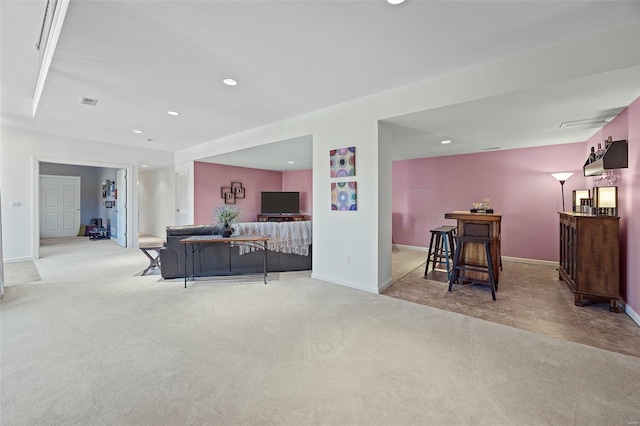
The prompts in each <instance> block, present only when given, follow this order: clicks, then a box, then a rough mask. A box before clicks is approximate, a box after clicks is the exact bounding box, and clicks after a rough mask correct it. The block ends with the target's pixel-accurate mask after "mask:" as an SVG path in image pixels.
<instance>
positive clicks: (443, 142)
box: [440, 141, 451, 144]
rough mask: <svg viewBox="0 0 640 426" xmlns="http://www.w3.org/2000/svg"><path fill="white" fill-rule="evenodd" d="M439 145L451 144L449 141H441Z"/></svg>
mask: <svg viewBox="0 0 640 426" xmlns="http://www.w3.org/2000/svg"><path fill="white" fill-rule="evenodd" d="M440 143H442V144H447V143H451V141H442V142H440Z"/></svg>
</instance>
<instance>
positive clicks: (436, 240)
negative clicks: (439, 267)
mask: <svg viewBox="0 0 640 426" xmlns="http://www.w3.org/2000/svg"><path fill="white" fill-rule="evenodd" d="M429 232H431V240H430V241H429V253H428V254H427V266H426V267H425V269H424V276H425V277H426V276H427V273H428V272H429V265H430V264H433V268H432V269H434V270H435V269H436V264H442V263H443V261H444V263H445V265H446V267H447V279H448V280H451V267H450V264H449V261H450V260H452V259H453V253H454V248H455V242H454V240H453V237H454V235H455V232H456V227H455V226H446V225H443V226H440V227H438V228H435V229H432V230H431V231H429Z"/></svg>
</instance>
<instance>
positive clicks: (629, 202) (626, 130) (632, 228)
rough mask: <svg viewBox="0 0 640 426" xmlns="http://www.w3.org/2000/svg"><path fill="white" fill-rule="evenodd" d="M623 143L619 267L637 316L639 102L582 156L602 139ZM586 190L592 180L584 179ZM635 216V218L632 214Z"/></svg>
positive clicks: (639, 305) (588, 145) (624, 291)
mask: <svg viewBox="0 0 640 426" xmlns="http://www.w3.org/2000/svg"><path fill="white" fill-rule="evenodd" d="M608 136H611V137H612V138H613V140H622V139H626V140H627V143H628V147H629V168H627V169H620V170H616V171H615V174H616V175H617V176H618V178H619V180H618V206H619V207H618V214H619V215H620V264H621V271H620V272H621V283H620V285H621V288H620V294H621V297H622V299H623V300H625V301H626V303H627V304H628V305H629V307H630V308H631V309H633V310H634V312H636V313H637V314H640V263H639V262H638V259H640V240H639V239H638V236H640V213H639V212H640V189H639V188H640V98H638V99H636V100H635V101H633V102H632V103H631V104H630V105H629V106H628V107H627V108H626V109H625V110H623V111H622V112H621V113H620V114H618V116H617V117H616V118H615V119H614V120H613V121H611V123H609V124H607V125H606V126H605V127H603V128H602V130H600V131H598V132H597V133H596V134H595V135H593V136H592V137H591V138H589V140H587V142H586V144H585V152H587V153H588V152H589V150H590V149H591V147H592V146H594V147H597V146H598V143H603V142H604V139H605V138H607V137H608ZM586 179H588V181H589V187H592V186H593V180H594V179H595V178H586ZM634 212H635V214H634Z"/></svg>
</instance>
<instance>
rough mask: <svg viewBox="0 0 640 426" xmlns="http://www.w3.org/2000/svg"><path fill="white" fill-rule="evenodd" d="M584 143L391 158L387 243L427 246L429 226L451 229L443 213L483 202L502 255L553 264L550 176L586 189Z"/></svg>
mask: <svg viewBox="0 0 640 426" xmlns="http://www.w3.org/2000/svg"><path fill="white" fill-rule="evenodd" d="M585 160H586V156H585V153H584V142H580V143H572V144H565V145H553V146H546V147H538V148H523V149H513V150H505V151H493V152H483V153H476V154H466V155H455V156H446V157H431V158H420V159H413V160H403V161H395V162H394V163H393V170H392V178H393V183H392V190H393V194H392V202H393V206H392V212H393V218H392V221H393V222H392V225H393V228H392V229H393V230H392V240H393V243H395V244H405V245H410V246H419V247H428V246H429V238H430V236H431V234H430V233H429V230H430V229H433V228H436V227H438V226H441V225H445V224H446V225H454V224H455V221H452V220H446V219H445V218H444V214H445V213H446V212H449V211H454V210H469V209H470V208H472V207H473V206H472V204H471V203H472V202H479V201H482V199H483V198H490V199H491V203H492V206H493V208H494V209H495V211H496V212H501V213H502V214H503V218H502V254H503V255H504V256H511V257H520V258H528V259H539V260H548V261H558V248H559V242H558V229H559V228H558V213H557V212H558V211H561V210H562V197H561V186H560V184H559V183H558V181H557V180H556V179H554V178H553V177H552V176H551V175H550V174H551V173H555V172H574V175H573V176H572V177H571V178H569V179H568V180H567V182H566V183H565V185H564V196H565V204H566V210H571V191H573V190H574V189H584V188H587V186H585V185H586V181H585V178H584V177H583V176H582V165H583V164H584V161H585Z"/></svg>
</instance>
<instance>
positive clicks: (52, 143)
mask: <svg viewBox="0 0 640 426" xmlns="http://www.w3.org/2000/svg"><path fill="white" fill-rule="evenodd" d="M0 151H1V152H2V156H1V157H0V176H1V177H0V182H1V184H2V219H3V234H2V238H3V249H4V260H5V261H17V260H29V259H33V257H34V256H37V255H38V253H37V250H38V238H37V228H38V223H37V222H38V221H37V217H38V216H37V207H38V200H37V192H35V191H36V189H37V184H38V181H37V174H38V170H37V169H39V161H46V162H49V163H64V164H79V165H87V166H96V167H114V168H127V169H128V170H129V173H130V176H137V174H138V163H139V162H154V163H156V164H168V165H169V164H173V161H174V156H173V154H172V153H169V152H164V151H158V150H147V149H140V148H133V147H128V146H124V145H115V144H105V143H100V142H94V141H87V140H78V139H70V138H63V137H59V136H54V135H46V134H42V133H33V132H25V131H22V130H15V129H7V128H0ZM133 181H135V180H134V179H129V191H128V195H130V198H129V197H128V199H129V200H130V202H129V207H130V208H129V209H128V212H129V216H130V217H129V224H130V227H129V229H128V236H129V238H135V237H137V233H138V220H137V215H134V214H133V212H135V211H137V209H138V188H137V185H132V182H133ZM11 201H19V202H20V203H21V204H20V206H19V207H10V203H11ZM134 217H135V218H134ZM128 245H129V246H134V245H135V243H134V241H133V240H132V241H130V242H128Z"/></svg>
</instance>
